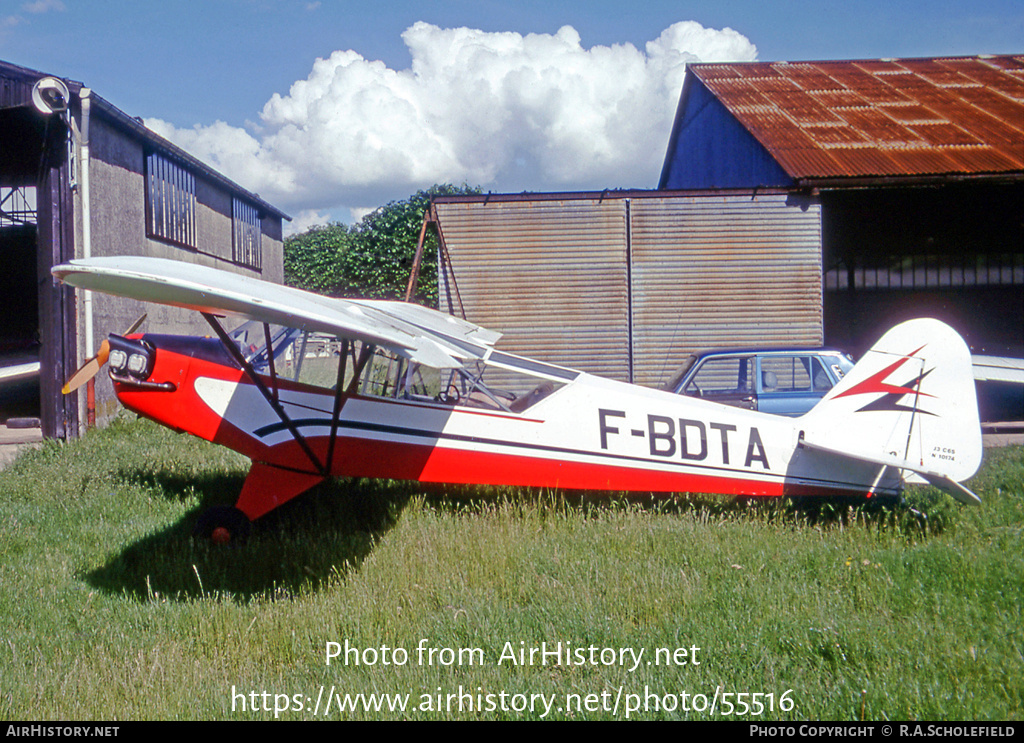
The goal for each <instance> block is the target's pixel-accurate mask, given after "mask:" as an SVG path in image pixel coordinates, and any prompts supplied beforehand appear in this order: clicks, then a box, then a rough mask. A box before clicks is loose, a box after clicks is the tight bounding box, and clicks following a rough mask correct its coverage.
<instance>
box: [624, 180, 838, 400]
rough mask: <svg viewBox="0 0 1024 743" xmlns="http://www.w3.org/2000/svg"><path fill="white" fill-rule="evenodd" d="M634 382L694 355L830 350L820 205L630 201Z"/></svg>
mask: <svg viewBox="0 0 1024 743" xmlns="http://www.w3.org/2000/svg"><path fill="white" fill-rule="evenodd" d="M630 218H631V219H630V222H631V228H630V233H631V243H632V247H631V251H630V253H631V257H632V270H631V273H632V295H633V296H632V309H633V312H632V316H633V364H634V371H633V380H634V381H635V382H636V383H638V384H644V385H648V386H658V385H660V384H662V383H663V382H665V381H666V379H667V378H668V376H669V375H670V374H671V373H672V371H673V370H674V368H675V367H677V366H678V365H679V364H681V363H682V362H683V360H684V359H685V358H686V356H687V355H688V354H690V353H693V352H694V351H699V350H703V349H708V348H721V347H728V346H745V345H759V346H781V345H821V342H822V312H821V307H822V305H821V215H820V208H819V205H818V204H816V203H813V204H812V203H810V202H809V201H808V200H807V199H801V198H799V197H795V196H791V195H788V194H785V193H772V194H751V193H750V192H747V193H744V194H742V195H728V196H705V195H695V196H672V197H665V198H649V199H633V200H632V201H631V202H630Z"/></svg>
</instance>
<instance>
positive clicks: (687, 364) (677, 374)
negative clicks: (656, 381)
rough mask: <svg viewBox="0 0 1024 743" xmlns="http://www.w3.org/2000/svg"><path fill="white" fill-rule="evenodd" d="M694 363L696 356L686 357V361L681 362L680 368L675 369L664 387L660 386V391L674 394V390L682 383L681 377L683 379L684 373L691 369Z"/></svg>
mask: <svg viewBox="0 0 1024 743" xmlns="http://www.w3.org/2000/svg"><path fill="white" fill-rule="evenodd" d="M696 361H697V356H696V354H692V355H690V356H688V357H687V359H686V361H684V362H683V364H682V366H680V367H679V368H678V369H676V370H675V371H674V372H673V373H672V376H671V377H669V378H668V381H667V382H666V383H665V384H664V385H662V389H663V390H668V391H669V392H675V391H676V389H677V388H678V387H679V383H680V382H682V381H683V377H685V376H686V373H687V372H688V371H690V369H692V368H693V365H694V363H695V362H696Z"/></svg>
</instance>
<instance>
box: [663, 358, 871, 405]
mask: <svg viewBox="0 0 1024 743" xmlns="http://www.w3.org/2000/svg"><path fill="white" fill-rule="evenodd" d="M852 368H853V359H852V358H851V357H850V356H849V354H846V353H843V352H842V351H838V350H836V349H832V348H764V349H736V348H734V349H729V350H725V351H707V352H705V353H700V354H695V355H693V356H690V358H689V359H687V361H686V363H684V364H683V365H682V367H680V369H679V370H678V371H677V372H676V373H675V374H674V375H673V376H672V379H671V381H670V382H669V383H668V384H667V385H666V386H665V389H667V390H671V391H672V392H675V393H676V394H680V395H690V396H692V397H702V398H704V399H705V400H712V401H714V402H719V403H723V404H725V405H733V406H735V407H739V408H749V409H750V410H760V411H762V412H765V413H775V414H776V415H788V416H797V415H803V414H804V413H806V412H807V411H808V410H810V409H811V408H813V407H814V406H815V404H816V403H817V402H818V400H820V399H821V398H822V397H824V396H825V393H827V392H828V391H829V390H830V389H832V387H833V386H835V385H836V384H837V383H838V382H839V380H840V379H842V378H843V376H844V375H845V374H846V373H847V372H849V371H850V369H852Z"/></svg>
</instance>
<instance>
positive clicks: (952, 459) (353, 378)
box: [53, 257, 982, 541]
mask: <svg viewBox="0 0 1024 743" xmlns="http://www.w3.org/2000/svg"><path fill="white" fill-rule="evenodd" d="M53 273H54V275H55V276H56V277H57V278H59V279H60V280H61V281H64V282H66V283H68V284H71V285H73V286H77V287H81V288H83V289H88V290H93V291H99V292H105V293H108V294H114V295H118V296H123V297H130V298H134V299H139V300H143V301H147V302H157V303H162V304H166V305H172V306H176V307H184V308H189V309H193V310H197V311H199V312H201V313H203V315H204V316H205V317H206V318H207V320H208V321H209V323H210V325H211V327H212V328H213V330H214V332H215V334H216V336H217V337H216V338H212V337H206V338H202V337H184V336H168V335H156V334H141V335H140V334H129V335H128V336H127V337H123V336H117V335H111V336H110V337H109V339H108V340H107V341H106V342H105V343H104V347H103V350H101V354H100V358H94V359H90V361H89V362H87V364H86V365H85V366H84V367H83V370H81V372H80V373H79V374H76V376H75V377H73V378H72V381H71V382H69V386H70V387H72V388H73V387H77V386H78V385H80V384H81V383H83V382H84V381H85V378H87V377H88V376H91V375H92V374H95V372H96V371H98V369H99V367H100V365H101V364H102V363H103V362H104V361H109V365H110V376H111V378H112V379H113V382H114V388H115V391H116V393H117V396H118V398H119V400H120V401H121V403H122V404H123V405H124V406H125V407H127V408H128V409H130V410H133V411H135V412H137V413H139V414H140V415H143V416H146V417H147V418H151V419H153V420H155V421H157V422H159V423H161V424H163V425H165V426H168V427H170V428H172V429H174V430H177V431H187V432H189V433H191V434H194V435H196V436H199V437H201V438H203V439H207V440H209V441H213V442H215V443H218V444H222V445H224V446H227V447H230V448H231V449H234V450H236V451H238V452H241V453H242V454H244V455H245V456H247V457H249V458H250V459H251V460H252V468H251V469H250V471H249V474H248V477H247V478H246V480H245V483H244V485H243V487H242V492H241V494H240V496H239V498H238V501H237V503H236V506H235V507H233V508H231V507H224V508H218V509H212V510H211V511H209V512H207V513H206V514H204V516H203V518H202V519H201V524H200V530H201V531H203V532H204V533H206V534H209V535H211V536H212V537H214V538H215V539H216V540H218V541H223V540H227V539H230V538H231V537H232V536H234V535H238V534H240V533H243V532H245V531H246V530H247V529H248V527H249V523H250V522H251V521H252V520H254V519H257V518H259V517H260V516H263V515H264V514H266V513H267V512H269V511H271V510H273V509H274V508H276V507H277V506H280V505H281V504H283V503H285V502H286V501H288V500H290V499H292V498H294V497H295V496H297V495H299V494H301V493H302V492H304V491H306V490H307V489H309V488H310V487H312V486H314V485H315V484H317V483H319V482H320V481H321V480H323V479H324V478H327V477H332V476H350V477H381V478H393V479H406V480H419V481H422V482H442V483H477V484H491V485H521V486H539V487H554V488H561V489H573V490H575V489H584V490H601V491H641V492H650V493H679V492H700V493H729V494H741V495H749V496H806V495H815V496H820V495H837V496H849V495H862V496H866V497H873V496H895V495H898V494H899V493H900V491H901V489H902V487H903V485H904V483H905V482H907V481H916V482H922V481H926V482H928V483H931V484H932V485H935V486H936V487H939V488H941V489H943V490H945V491H947V492H949V493H950V494H952V495H953V496H954V497H955V498H957V499H958V500H960V501H962V502H964V503H978V502H980V501H979V499H978V498H977V496H975V495H974V494H973V493H972V492H971V491H970V490H968V489H967V488H966V487H964V486H963V485H962V484H961V482H962V481H963V480H965V479H967V478H969V477H971V476H972V475H973V474H974V473H975V472H976V471H977V469H978V466H979V464H980V462H981V451H982V449H981V430H980V425H979V421H978V407H977V400H976V397H975V389H974V379H973V376H972V367H971V357H970V352H969V351H968V349H967V346H966V345H965V344H964V342H963V340H962V339H961V338H960V336H959V335H958V334H957V333H956V332H955V331H953V330H952V329H951V328H949V327H948V326H946V325H944V324H942V323H940V322H938V321H937V320H931V319H919V320H912V321H909V322H906V323H903V324H901V325H898V326H897V327H895V328H893V329H892V330H890V331H889V332H888V333H886V334H885V335H884V336H883V337H882V338H881V339H880V340H879V341H878V343H877V344H876V345H875V346H874V347H873V348H872V349H871V350H870V351H868V352H867V353H866V354H865V355H864V357H863V358H862V359H861V360H860V361H859V362H858V363H857V365H856V366H855V367H854V369H853V370H852V371H851V372H850V373H849V374H847V375H846V377H845V378H844V379H843V380H842V381H841V382H840V383H839V384H838V385H836V386H835V387H834V388H833V389H832V390H831V391H830V392H829V393H828V394H827V395H826V396H825V397H824V398H823V399H822V400H821V402H820V403H819V404H818V405H817V406H816V407H815V408H814V409H813V410H811V411H810V412H809V413H807V414H806V415H804V416H802V417H799V418H785V417H780V416H775V415H770V414H767V413H760V412H757V411H751V410H743V409H739V408H733V407H726V406H723V405H720V404H717V403H714V402H710V401H708V400H703V399H700V398H693V397H684V396H680V395H675V394H672V393H670V392H665V391H660V390H654V389H648V388H645V387H639V386H635V385H630V384H626V383H623V382H617V381H612V380H609V379H603V378H600V377H595V376H592V375H590V374H586V373H583V372H579V371H574V370H572V369H568V368H565V367H561V366H556V365H553V364H548V363H544V362H540V361H534V360H531V359H527V358H524V357H521V356H516V355H513V354H510V353H505V352H503V351H500V350H498V349H496V348H495V347H494V344H495V342H496V341H497V340H498V339H499V337H500V334H498V333H495V332H492V331H489V330H486V329H484V328H481V327H479V326H476V325H473V324H471V323H468V322H466V321H463V320H460V319H457V318H455V317H452V316H450V315H446V314H443V313H440V312H437V311H434V310H430V309H427V308H424V307H420V306H417V305H413V304H405V303H401V302H388V301H372V300H355V299H334V298H328V297H323V296H319V295H315V294H311V293H308V292H304V291H301V290H298V289H294V288H289V287H285V286H279V285H276V284H270V283H267V282H263V281H259V280H256V279H251V278H246V277H241V276H238V275H236V274H230V273H226V272H223V271H219V270H216V269H212V268H207V267H203V266H197V265H193V264H186V263H180V262H176V261H168V260H161V259H156V258H141V257H119V258H92V259H89V260H83V261H72V262H71V263H67V264H64V265H60V266H57V267H56V268H54V269H53ZM225 317H234V318H241V319H243V320H246V321H248V322H247V323H245V324H243V325H242V326H240V327H239V328H237V329H235V330H233V331H228V330H227V329H225V327H224V326H223V325H222V323H221V319H223V318H225ZM314 349H316V350H314ZM104 356H105V358H103V357H104ZM310 374H312V375H314V376H313V377H310V376H309V375H310ZM317 374H319V377H318V378H317V377H316V375H317ZM307 379H310V380H311V381H306V380H307ZM738 383H739V382H738V381H737V380H736V379H732V380H728V379H723V380H722V384H723V385H729V384H731V385H733V386H735V385H736V384H738Z"/></svg>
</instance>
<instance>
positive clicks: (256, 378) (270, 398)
mask: <svg viewBox="0 0 1024 743" xmlns="http://www.w3.org/2000/svg"><path fill="white" fill-rule="evenodd" d="M202 315H203V317H205V318H206V322H208V323H210V327H212V328H213V330H214V332H215V333H216V334H217V337H218V338H220V342H221V344H222V345H223V346H224V348H225V349H227V351H228V353H229V354H231V357H232V358H233V359H234V360H235V361H236V362H237V363H238V364H239V366H240V367H241V368H242V370H243V371H244V372H245V373H246V375H247V376H248V377H249V379H251V380H252V383H253V384H254V385H256V389H258V390H259V391H260V394H261V395H263V397H264V399H265V400H266V401H267V403H268V404H269V405H270V407H271V408H273V409H274V412H275V413H277V417H278V418H280V419H281V422H282V423H284V425H285V426H286V427H287V428H288V430H289V431H290V432H291V434H292V438H294V439H295V442H296V443H297V444H298V445H299V448H301V449H302V451H303V452H304V453H305V454H306V456H307V457H308V458H309V461H310V462H311V463H312V465H313V467H314V469H316V471H317V473H318V474H319V475H320V476H321V477H329V476H330V473H329V472H328V470H327V467H326V466H325V465H324V464H323V463H321V462H320V460H319V459H317V457H316V454H314V453H313V450H312V449H311V448H310V446H309V443H308V442H307V441H306V439H305V438H304V437H303V436H302V434H301V433H299V429H298V428H297V427H296V426H295V424H294V423H293V422H292V419H291V418H289V417H288V414H287V413H286V412H285V410H284V408H283V407H282V406H281V403H280V402H279V401H278V400H277V397H276V396H275V395H274V394H273V393H272V392H271V391H270V390H269V389H267V385H265V384H264V383H263V380H262V379H260V375H259V374H258V373H257V372H256V370H255V369H254V368H253V366H252V364H250V363H249V362H248V361H246V360H245V357H244V356H243V355H242V352H241V351H239V350H238V346H236V345H235V344H234V342H233V341H232V340H231V338H230V337H229V336H228V334H227V333H226V332H225V330H224V328H223V327H222V326H221V324H220V323H219V322H218V321H217V318H216V317H215V316H213V315H211V314H210V313H208V312H204V313H202ZM267 352H268V354H269V353H270V349H267Z"/></svg>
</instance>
